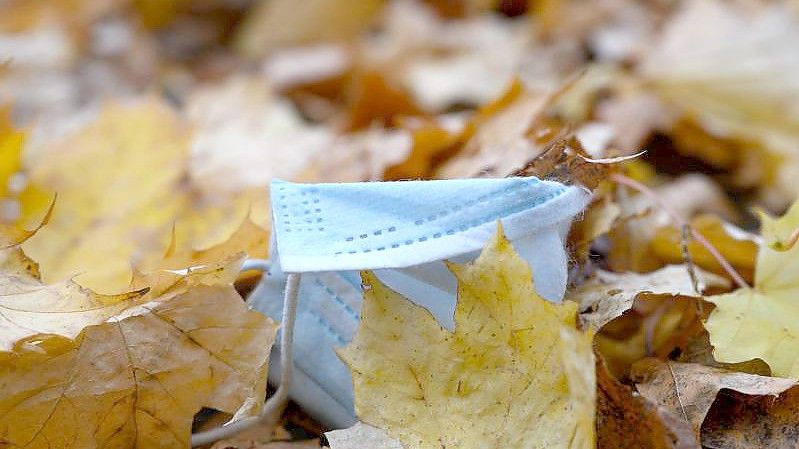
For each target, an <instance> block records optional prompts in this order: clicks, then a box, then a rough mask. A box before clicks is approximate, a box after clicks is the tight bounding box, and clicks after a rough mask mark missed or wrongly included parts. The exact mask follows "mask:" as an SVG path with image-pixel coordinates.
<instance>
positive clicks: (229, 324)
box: [0, 261, 277, 448]
mask: <svg viewBox="0 0 799 449" xmlns="http://www.w3.org/2000/svg"><path fill="white" fill-rule="evenodd" d="M239 263H240V262H238V261H234V262H233V265H234V266H236V267H238V266H239ZM205 274H206V273H204V272H202V270H198V271H195V272H192V273H188V274H186V275H185V276H184V277H183V278H182V279H181V280H180V281H179V282H177V283H175V284H174V285H173V286H172V287H171V288H169V289H167V290H165V291H163V292H161V293H162V294H159V295H158V296H154V295H152V294H147V290H146V289H143V290H138V291H134V292H131V293H128V294H126V295H120V296H114V297H109V296H103V295H97V294H95V293H93V292H90V291H88V290H86V289H83V288H81V287H79V286H77V285H76V284H74V283H71V282H67V283H63V284H57V285H53V286H49V285H42V284H31V283H30V282H24V281H21V280H19V279H16V278H14V277H13V276H7V277H6V279H5V280H4V282H3V283H2V284H3V292H2V293H0V311H2V312H1V313H2V315H3V316H4V323H5V324H4V325H3V328H4V329H8V330H11V333H4V335H3V340H2V343H3V345H2V347H0V385H2V390H3V396H2V398H0V416H2V417H3V418H2V419H0V440H2V441H4V442H6V443H7V444H9V445H11V446H19V447H29V448H40V447H41V448H50V447H63V448H81V447H100V446H105V447H163V448H173V447H187V446H188V444H189V437H190V432H191V423H192V419H193V416H194V414H195V413H196V412H197V411H199V410H200V408H201V407H204V406H205V407H211V408H215V409H218V410H222V411H225V412H228V413H236V412H237V410H238V411H239V412H242V411H243V412H246V413H247V414H251V413H253V411H256V410H258V408H259V407H260V405H261V404H262V403H263V399H264V394H265V388H264V387H265V381H266V368H267V363H268V358H269V348H270V347H271V344H272V343H273V341H274V336H275V333H276V330H277V326H276V324H275V323H273V322H272V321H271V320H269V319H268V318H266V317H264V316H263V315H261V314H259V313H257V312H254V311H250V310H248V309H247V307H246V305H245V304H244V302H243V301H242V300H241V297H240V296H239V295H238V293H236V291H235V289H234V288H233V287H232V285H231V284H230V281H231V279H230V278H226V279H224V280H217V281H218V282H216V283H214V282H211V281H212V280H213V279H214V278H209V277H207V276H204V275H205Z"/></svg>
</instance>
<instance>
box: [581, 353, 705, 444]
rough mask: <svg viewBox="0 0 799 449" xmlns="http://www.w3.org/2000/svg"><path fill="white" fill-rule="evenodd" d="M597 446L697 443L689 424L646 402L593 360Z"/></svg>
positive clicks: (599, 362)
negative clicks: (595, 375)
mask: <svg viewBox="0 0 799 449" xmlns="http://www.w3.org/2000/svg"><path fill="white" fill-rule="evenodd" d="M596 371H597V427H596V428H597V448H599V449H620V448H631V449H632V448H643V447H646V448H652V449H666V448H669V449H689V448H698V447H699V443H698V441H697V439H696V437H695V436H694V434H693V432H692V430H691V428H690V426H689V425H688V423H687V422H685V421H683V420H682V419H681V418H680V417H677V416H675V415H673V414H672V413H671V411H669V410H667V409H665V408H664V407H660V406H658V405H656V404H654V403H653V402H650V401H649V400H648V399H647V398H646V397H642V396H640V395H638V394H635V393H633V391H632V390H631V389H630V388H629V387H627V386H626V385H623V384H621V383H620V382H619V381H617V380H616V379H614V378H613V376H611V375H610V373H608V372H607V369H606V368H605V366H604V364H603V363H601V361H598V362H597V368H596Z"/></svg>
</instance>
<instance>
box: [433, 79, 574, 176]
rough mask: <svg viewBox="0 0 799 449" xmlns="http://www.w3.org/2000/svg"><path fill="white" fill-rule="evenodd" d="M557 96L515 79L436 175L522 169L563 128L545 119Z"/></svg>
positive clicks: (497, 173) (477, 119)
mask: <svg viewBox="0 0 799 449" xmlns="http://www.w3.org/2000/svg"><path fill="white" fill-rule="evenodd" d="M554 98H555V94H552V93H549V94H547V93H542V92H533V91H528V90H525V88H523V87H522V85H521V84H520V83H519V82H516V83H514V84H513V85H512V86H511V88H510V89H509V90H508V92H507V93H506V94H505V95H504V96H503V97H501V98H500V99H498V100H497V101H495V102H494V103H491V104H489V105H487V106H485V107H484V108H483V109H482V110H481V111H480V112H479V113H478V115H477V116H476V117H475V118H474V119H473V120H472V122H471V123H470V124H469V125H467V128H466V130H465V131H464V139H466V140H465V143H464V146H463V149H461V150H460V151H459V152H458V153H457V154H456V155H454V156H453V157H452V158H451V159H450V160H448V161H446V162H444V163H443V164H442V165H441V166H439V167H437V169H436V171H435V173H434V177H436V178H466V177H473V176H506V175H509V174H511V173H513V172H515V171H516V170H519V169H521V168H522V167H524V165H525V164H527V163H528V162H529V161H530V160H532V159H533V158H535V157H536V156H538V155H539V154H541V152H542V151H543V150H544V149H545V148H544V144H546V143H548V142H549V141H550V140H551V138H552V137H554V135H555V134H556V133H557V129H559V127H556V128H557V129H556V130H555V132H553V129H552V127H550V126H549V125H547V124H546V123H541V121H542V120H543V119H544V117H543V114H544V112H545V109H546V107H547V106H549V105H550V104H551V102H552V100H553V99H554ZM537 124H540V125H541V126H540V127H537V126H536V125H537ZM536 133H538V134H540V136H539V135H536ZM531 134H533V136H532V137H531V136H530V135H531Z"/></svg>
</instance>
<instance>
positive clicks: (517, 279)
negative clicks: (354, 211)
mask: <svg viewBox="0 0 799 449" xmlns="http://www.w3.org/2000/svg"><path fill="white" fill-rule="evenodd" d="M450 268H451V269H452V271H453V273H454V274H455V276H456V278H457V279H458V284H459V286H458V297H459V301H458V305H457V306H456V311H455V332H454V333H452V332H450V331H448V330H446V329H444V328H442V327H440V326H439V324H438V323H437V322H436V321H435V319H434V318H433V317H432V316H431V315H430V313H429V312H427V311H426V310H425V309H423V308H421V307H419V306H416V305H415V304H413V303H412V302H410V301H408V300H406V299H405V298H403V297H402V296H401V295H399V294H397V293H395V292H393V291H391V290H389V289H388V288H387V287H385V286H383V285H382V284H380V282H379V281H378V279H377V278H376V277H375V276H374V275H373V274H371V273H365V274H364V285H365V290H366V293H365V296H364V305H363V312H362V317H363V318H362V321H361V325H360V327H359V329H358V332H357V333H356V335H355V338H354V339H353V341H352V343H350V345H349V346H347V347H346V348H345V349H343V350H342V351H341V353H340V354H341V356H342V358H343V359H344V360H345V361H346V362H347V363H348V364H349V365H350V367H351V369H352V372H353V380H354V386H355V408H356V413H357V414H358V416H359V417H360V419H361V420H362V421H364V422H366V423H369V424H371V425H374V426H377V427H380V428H384V429H385V430H386V431H387V433H388V435H389V436H390V437H392V438H396V439H398V440H399V441H400V442H401V443H402V445H403V447H404V448H406V449H412V448H431V449H432V448H440V447H442V446H446V447H461V448H484V447H486V446H498V447H522V446H524V445H529V444H531V442H532V443H533V444H534V445H535V446H536V447H580V448H589V447H593V444H594V443H593V442H594V425H593V421H594V389H593V387H591V385H592V384H593V383H594V380H593V379H594V372H593V366H594V362H593V354H592V352H591V334H590V333H582V332H579V331H578V330H577V329H576V305H575V304H574V303H571V302H567V303H565V304H562V305H555V304H552V303H549V302H547V301H545V300H543V299H541V298H540V297H539V296H538V295H537V294H536V293H535V290H534V289H533V284H532V276H531V272H530V267H529V266H528V265H527V264H526V263H525V262H524V260H523V259H521V258H520V257H519V256H518V255H517V254H516V253H515V252H514V251H513V249H512V247H511V245H510V242H508V241H507V240H506V239H505V238H504V236H503V235H502V234H501V233H500V234H498V235H497V236H496V237H494V238H493V239H492V240H491V241H490V242H489V243H488V244H487V245H486V247H485V249H484V250H483V252H482V254H481V255H480V256H479V257H478V258H477V260H476V261H475V262H473V263H471V264H468V265H463V266H459V265H450Z"/></svg>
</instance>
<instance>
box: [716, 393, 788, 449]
mask: <svg viewBox="0 0 799 449" xmlns="http://www.w3.org/2000/svg"><path fill="white" fill-rule="evenodd" d="M797 415H799V388H796V387H794V388H791V389H789V390H786V391H785V392H783V393H782V394H780V395H779V397H775V396H773V395H766V396H750V395H747V394H744V393H739V392H737V391H734V390H733V391H724V394H719V396H718V397H717V398H716V402H715V403H714V404H713V407H712V408H711V409H710V412H709V413H708V414H707V417H706V418H705V423H704V424H703V425H702V445H703V446H704V447H707V448H711V449H745V448H751V447H758V448H767V449H779V448H789V447H797V446H799V435H797V433H796V416H797Z"/></svg>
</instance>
